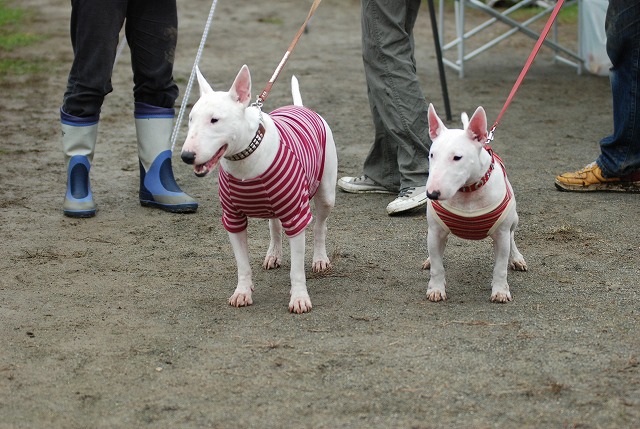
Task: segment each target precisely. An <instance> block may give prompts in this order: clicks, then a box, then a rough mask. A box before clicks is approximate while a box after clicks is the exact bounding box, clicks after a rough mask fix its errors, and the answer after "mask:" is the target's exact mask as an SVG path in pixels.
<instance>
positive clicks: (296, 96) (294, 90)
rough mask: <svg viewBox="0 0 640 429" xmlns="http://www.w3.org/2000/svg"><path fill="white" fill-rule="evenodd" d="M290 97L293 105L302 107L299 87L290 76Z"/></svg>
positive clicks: (294, 78) (293, 77) (295, 79)
mask: <svg viewBox="0 0 640 429" xmlns="http://www.w3.org/2000/svg"><path fill="white" fill-rule="evenodd" d="M291 95H292V96H293V105H294V106H302V96H301V95H300V85H299V84H298V79H297V78H296V77H295V76H291Z"/></svg>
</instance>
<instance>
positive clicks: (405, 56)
mask: <svg viewBox="0 0 640 429" xmlns="http://www.w3.org/2000/svg"><path fill="white" fill-rule="evenodd" d="M419 8H420V0H396V1H384V0H362V11H361V13H362V15H361V18H362V57H363V61H364V70H365V77H366V80H367V91H368V95H369V104H370V107H371V114H372V116H373V122H374V126H375V138H374V142H373V145H372V147H371V150H370V152H369V154H368V156H367V158H366V160H365V163H364V169H363V171H364V174H366V175H367V176H369V177H370V178H371V179H373V180H375V181H376V182H378V183H380V184H381V185H383V186H384V187H386V188H387V189H389V190H392V191H398V190H399V189H401V188H405V187H409V186H424V184H425V183H426V181H427V171H428V155H429V145H430V141H429V137H428V135H429V132H428V131H429V130H428V128H429V125H428V120H427V102H426V100H425V98H424V95H423V93H422V89H421V88H420V83H419V81H418V77H417V75H416V63H415V58H414V55H413V52H414V42H413V25H414V24H415V19H416V17H417V15H418V10H419Z"/></svg>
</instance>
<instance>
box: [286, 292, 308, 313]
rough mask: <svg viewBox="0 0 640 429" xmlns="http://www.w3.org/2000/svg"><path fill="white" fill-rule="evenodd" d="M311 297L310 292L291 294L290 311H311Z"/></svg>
mask: <svg viewBox="0 0 640 429" xmlns="http://www.w3.org/2000/svg"><path fill="white" fill-rule="evenodd" d="M311 308H312V306H311V298H309V295H308V294H302V295H297V296H293V295H292V296H291V300H290V301H289V311H290V312H292V313H297V314H302V313H308V312H310V311H311Z"/></svg>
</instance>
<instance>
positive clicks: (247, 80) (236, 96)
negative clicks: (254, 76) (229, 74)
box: [229, 64, 251, 107]
mask: <svg viewBox="0 0 640 429" xmlns="http://www.w3.org/2000/svg"><path fill="white" fill-rule="evenodd" d="M229 95H230V96H231V99H232V100H233V101H235V102H238V103H242V104H244V106H245V107H247V106H249V103H250V102H251V73H249V67H247V65H246V64H245V65H243V66H242V68H241V69H240V71H239V72H238V75H237V76H236V79H235V80H234V81H233V85H231V89H230V90H229Z"/></svg>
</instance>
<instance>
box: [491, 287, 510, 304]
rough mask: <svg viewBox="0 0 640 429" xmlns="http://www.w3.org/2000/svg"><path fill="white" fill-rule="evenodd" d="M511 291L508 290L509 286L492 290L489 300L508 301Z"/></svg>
mask: <svg viewBox="0 0 640 429" xmlns="http://www.w3.org/2000/svg"><path fill="white" fill-rule="evenodd" d="M511 299H512V298H511V292H509V287H507V290H506V291H505V290H503V289H502V290H497V291H493V292H492V293H491V302H497V303H501V304H503V303H505V302H509V301H511Z"/></svg>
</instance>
